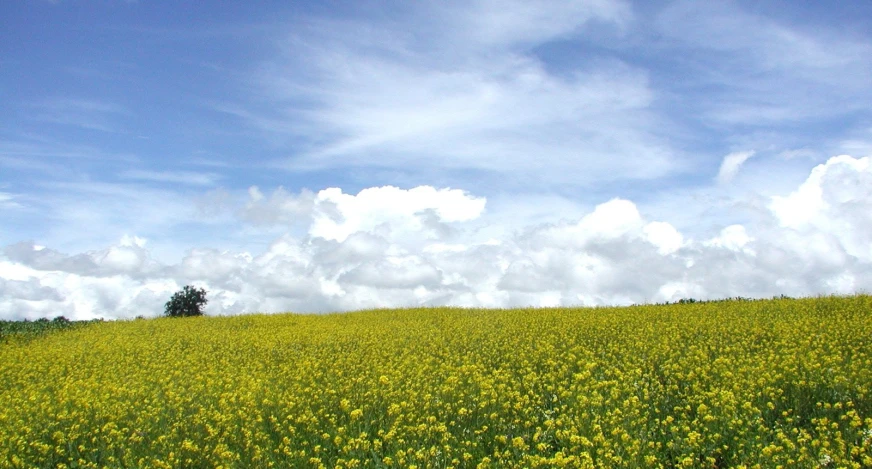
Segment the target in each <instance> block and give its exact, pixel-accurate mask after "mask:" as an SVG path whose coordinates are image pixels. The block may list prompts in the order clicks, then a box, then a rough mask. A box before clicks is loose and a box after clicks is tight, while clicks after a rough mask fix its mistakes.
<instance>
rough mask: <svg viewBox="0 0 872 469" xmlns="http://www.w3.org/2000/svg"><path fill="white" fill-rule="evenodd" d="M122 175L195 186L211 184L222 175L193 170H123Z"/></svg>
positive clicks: (125, 177)
mask: <svg viewBox="0 0 872 469" xmlns="http://www.w3.org/2000/svg"><path fill="white" fill-rule="evenodd" d="M120 176H121V177H122V178H124V179H132V180H137V181H149V182H166V183H175V184H188V185H194V186H211V185H214V184H215V183H216V182H217V181H218V180H219V179H220V176H219V175H217V174H214V173H200V172H193V171H143V170H128V171H124V172H122V173H121V174H120Z"/></svg>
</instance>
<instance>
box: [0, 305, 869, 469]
mask: <svg viewBox="0 0 872 469" xmlns="http://www.w3.org/2000/svg"><path fill="white" fill-rule="evenodd" d="M870 313H872V296H866V295H858V296H852V297H825V298H810V299H797V300H794V299H776V300H763V301H727V302H716V303H692V304H673V305H659V306H634V307H626V308H571V309H514V310H482V309H452V308H435V309H407V310H379V311H366V312H357V313H347V314H333V315H325V316H314V315H294V314H281V315H250V316H238V317H197V318H186V319H170V318H162V319H153V320H140V321H127V322H121V321H119V322H100V323H94V324H92V325H88V326H87V327H77V328H73V329H68V330H62V331H57V332H52V333H50V334H46V335H45V336H44V337H40V338H39V339H38V340H27V341H10V342H8V343H6V344H0V382H2V383H3V386H2V387H0V402H2V403H3V405H2V408H0V466H9V467H34V466H35V467H103V466H107V467H167V468H170V467H173V468H175V467H219V466H220V467H239V468H242V467H414V466H417V467H421V468H423V467H513V466H518V467H555V466H556V467H711V468H720V467H740V466H743V465H744V466H747V467H754V466H757V467H775V466H777V465H785V466H790V467H815V466H818V465H820V466H822V467H862V466H865V467H872V450H870V448H872V394H870V393H872V314H870ZM63 465H65V466H63Z"/></svg>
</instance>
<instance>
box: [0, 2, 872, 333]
mask: <svg viewBox="0 0 872 469" xmlns="http://www.w3.org/2000/svg"><path fill="white" fill-rule="evenodd" d="M0 18H2V27H0V109H2V112H0V221H2V224H3V227H4V229H3V230H2V231H0V248H2V249H3V251H2V253H0V291H2V292H3V297H4V298H5V299H4V300H3V301H2V302H0V316H2V317H14V318H23V317H40V316H46V315H49V316H54V315H55V312H63V313H65V314H67V315H68V317H70V316H73V317H82V318H85V317H107V318H111V317H131V316H135V315H138V314H143V315H154V314H159V313H160V310H161V306H162V303H163V301H166V299H165V298H164V297H168V296H169V294H171V293H172V291H174V290H175V289H178V288H180V286H182V285H185V284H188V283H195V284H198V285H202V286H204V287H206V288H207V289H209V290H210V292H212V295H211V297H212V298H213V301H212V303H210V308H211V309H210V310H209V311H210V313H212V314H235V313H240V312H251V311H283V310H296V311H332V310H347V309H357V308H363V307H371V306H406V305H415V304H461V305H468V306H473V305H481V306H512V305H527V304H530V305H557V304H563V305H570V304H624V303H631V302H646V301H648V302H650V301H665V300H674V299H677V298H680V297H685V296H697V297H720V296H736V295H741V296H765V295H770V294H780V293H787V294H794V295H807V294H820V293H846V292H852V291H860V290H864V289H865V290H868V289H869V288H870V286H872V268H870V262H872V247H870V246H872V244H870V241H872V238H870V237H869V235H868V234H865V233H869V232H870V230H869V228H870V227H872V224H870V215H869V213H870V211H869V207H870V192H869V190H868V189H866V188H865V187H866V182H867V181H870V178H872V176H870V168H869V158H868V156H869V155H870V154H872V111H870V106H869V103H870V102H872V85H870V84H872V58H870V57H872V38H870V31H872V30H870V28H869V24H870V22H872V4H870V3H869V2H808V4H798V3H797V2H786V1H770V2H766V1H763V2H759V1H757V2H739V1H736V2H691V1H663V2H623V1H599V0H590V1H565V2H563V1H561V2H551V1H543V2H513V1H501V2H496V1H486V0H482V1H471V2H395V3H391V2H317V3H316V2H297V3H290V2H266V1H264V2H239V3H234V4H232V5H228V4H226V2H181V3H180V2H157V1H155V2H149V1H139V2H137V1H112V0H102V1H97V0H94V1H71V0H70V1H24V2H4V3H3V4H2V5H0ZM840 155H845V156H840ZM847 188H852V190H847ZM593 221H596V223H594V222H593Z"/></svg>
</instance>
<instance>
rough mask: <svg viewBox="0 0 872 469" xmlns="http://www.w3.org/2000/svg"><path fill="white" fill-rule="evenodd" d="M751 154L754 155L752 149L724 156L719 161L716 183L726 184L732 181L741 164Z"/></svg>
mask: <svg viewBox="0 0 872 469" xmlns="http://www.w3.org/2000/svg"><path fill="white" fill-rule="evenodd" d="M752 156H754V152H753V151H739V152H736V153H730V154H729V155H727V156H725V157H724V161H723V162H722V163H721V168H720V169H719V170H718V177H717V181H718V183H719V184H726V183H728V182H730V181H732V180H733V178H734V177H736V174H738V173H739V169H740V168H741V167H742V165H743V164H745V162H746V161H748V159H749V158H751V157H752Z"/></svg>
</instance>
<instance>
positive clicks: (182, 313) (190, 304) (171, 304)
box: [164, 285, 209, 318]
mask: <svg viewBox="0 0 872 469" xmlns="http://www.w3.org/2000/svg"><path fill="white" fill-rule="evenodd" d="M208 301H209V300H207V299H206V290H204V289H202V288H194V287H192V286H190V285H186V286H185V288H184V289H183V290H180V291H177V292H176V293H174V294H173V297H172V298H171V299H170V301H167V303H166V309H165V310H164V315H165V316H168V317H174V318H178V317H186V316H202V315H203V306H205V305H206V303H208Z"/></svg>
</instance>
